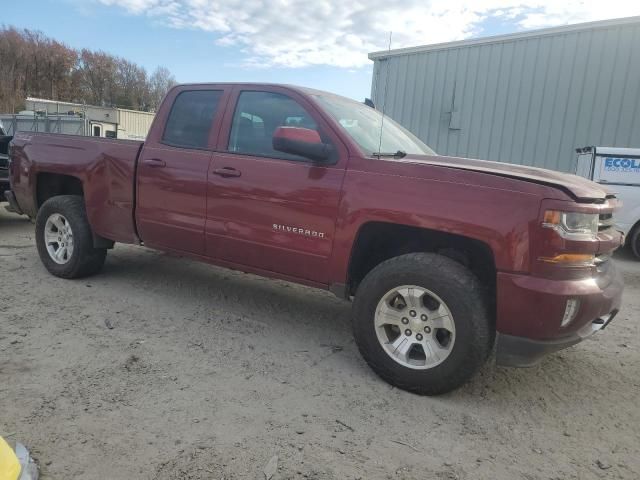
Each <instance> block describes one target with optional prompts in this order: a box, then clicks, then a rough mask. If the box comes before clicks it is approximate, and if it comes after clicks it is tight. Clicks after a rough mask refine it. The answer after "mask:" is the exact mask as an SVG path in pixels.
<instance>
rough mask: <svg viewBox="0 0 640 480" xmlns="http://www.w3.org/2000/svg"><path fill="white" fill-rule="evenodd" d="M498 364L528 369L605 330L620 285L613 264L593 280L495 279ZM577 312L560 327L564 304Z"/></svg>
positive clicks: (509, 276) (506, 275) (618, 297)
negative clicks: (572, 304) (573, 303)
mask: <svg viewBox="0 0 640 480" xmlns="http://www.w3.org/2000/svg"><path fill="white" fill-rule="evenodd" d="M497 286H498V295H497V300H498V304H497V321H496V330H497V332H498V343H497V352H496V356H497V362H498V363H499V364H501V365H511V366H530V365H534V364H535V363H537V362H538V361H539V360H540V359H541V358H542V357H543V356H544V355H545V354H547V353H551V352H554V351H558V350H561V349H563V348H567V347H569V346H571V345H575V344H576V343H578V342H580V341H582V340H583V339H585V338H587V337H588V336H590V335H592V334H593V333H595V332H597V331H599V330H601V329H602V328H604V327H605V326H606V325H607V324H608V323H609V322H610V321H611V320H612V319H613V317H615V315H616V313H617V312H618V310H620V304H621V300H622V291H623V290H624V284H623V281H622V277H621V275H620V273H619V272H618V271H617V269H616V267H615V264H614V262H613V260H607V261H606V262H605V263H603V264H602V265H600V266H599V267H598V273H597V275H596V276H594V277H592V278H584V279H579V280H550V279H544V278H539V277H534V276H528V275H518V274H510V273H499V274H498V285H497ZM570 299H575V300H579V301H580V307H579V309H578V311H577V313H576V315H575V317H574V318H573V320H571V321H570V322H569V323H568V324H567V325H564V326H563V325H561V323H562V318H563V316H564V313H565V309H566V306H567V301H568V300H570Z"/></svg>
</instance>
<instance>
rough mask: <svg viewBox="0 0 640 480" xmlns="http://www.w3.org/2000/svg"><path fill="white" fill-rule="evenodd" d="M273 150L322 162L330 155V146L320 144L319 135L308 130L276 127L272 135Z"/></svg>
mask: <svg viewBox="0 0 640 480" xmlns="http://www.w3.org/2000/svg"><path fill="white" fill-rule="evenodd" d="M273 149H274V150H277V151H278V152H283V153H290V154H292V155H300V156H301V157H306V158H309V159H311V160H313V161H316V162H322V161H325V160H327V159H328V158H329V156H330V155H331V145H329V144H327V143H322V139H321V138H320V134H319V133H318V132H317V131H315V130H311V129H309V128H300V127H278V128H277V129H276V131H275V132H274V134H273Z"/></svg>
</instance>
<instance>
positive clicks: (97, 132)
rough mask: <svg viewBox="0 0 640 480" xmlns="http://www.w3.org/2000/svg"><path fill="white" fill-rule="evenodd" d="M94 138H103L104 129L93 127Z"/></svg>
mask: <svg viewBox="0 0 640 480" xmlns="http://www.w3.org/2000/svg"><path fill="white" fill-rule="evenodd" d="M93 136H94V137H101V136H102V127H101V126H100V125H94V126H93Z"/></svg>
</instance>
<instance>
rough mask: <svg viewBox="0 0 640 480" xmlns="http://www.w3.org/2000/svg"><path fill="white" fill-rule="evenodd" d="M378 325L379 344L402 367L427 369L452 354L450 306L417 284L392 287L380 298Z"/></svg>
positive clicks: (454, 337)
mask: <svg viewBox="0 0 640 480" xmlns="http://www.w3.org/2000/svg"><path fill="white" fill-rule="evenodd" d="M375 329H376V335H377V337H378V341H379V342H380V345H381V346H382V348H383V349H384V351H385V352H386V353H387V355H389V356H390V357H391V358H392V359H393V360H395V361H396V362H398V363H399V364H400V365H402V366H403V367H407V368H413V369H416V370H427V369H429V368H433V367H435V366H436V365H439V364H440V363H442V362H443V361H445V360H446V358H447V357H448V356H449V354H450V353H451V351H452V349H453V345H454V343H455V339H456V328H455V322H454V320H453V315H451V311H450V310H449V307H447V305H446V304H445V303H444V301H442V299H441V298H440V297H438V296H437V295H436V294H435V293H433V292H432V291H430V290H427V289H426V288H423V287H419V286H417V285H402V286H400V287H397V288H393V289H391V290H389V291H388V292H387V293H386V294H384V296H383V297H382V299H381V300H380V301H379V302H378V306H377V307H376V313H375Z"/></svg>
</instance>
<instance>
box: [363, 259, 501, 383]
mask: <svg viewBox="0 0 640 480" xmlns="http://www.w3.org/2000/svg"><path fill="white" fill-rule="evenodd" d="M481 292H482V288H481V286H480V284H479V282H478V279H477V278H476V277H475V276H474V275H473V273H471V272H470V271H469V270H467V269H466V268H465V267H464V266H462V265H461V264H459V263H457V262H455V261H454V260H451V259H450V258H447V257H443V256H441V255H436V254H431V253H413V254H408V255H402V256H399V257H395V258H392V259H390V260H387V261H385V262H383V263H381V264H380V265H378V266H377V267H375V268H374V269H373V270H372V271H371V272H370V273H369V274H368V275H367V276H366V277H365V279H364V280H363V281H362V283H361V284H360V286H359V287H358V291H357V292H356V297H355V300H354V319H353V329H354V336H355V339H356V343H357V344H358V347H359V349H360V352H361V353H362V355H363V357H364V359H365V360H366V361H367V363H368V364H369V365H370V366H371V368H373V370H374V371H375V372H376V373H377V374H378V375H379V376H380V377H382V378H383V379H384V380H386V381H387V382H389V383H391V384H393V385H395V386H397V387H399V388H402V389H404V390H409V391H411V392H414V393H418V394H422V395H437V394H441V393H445V392H448V391H451V390H453V389H455V388H457V387H459V386H460V385H462V384H463V383H464V382H466V381H467V380H468V379H469V378H470V377H471V376H472V375H473V374H474V373H475V372H476V371H477V370H478V369H479V368H480V367H481V366H482V364H483V363H484V361H485V360H486V358H487V357H488V354H489V353H490V351H491V348H492V346H493V340H494V337H495V333H494V328H493V326H492V324H491V322H490V321H489V317H488V314H487V309H486V301H485V298H484V297H483V295H482V293H481Z"/></svg>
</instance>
